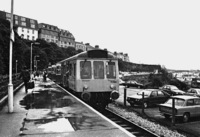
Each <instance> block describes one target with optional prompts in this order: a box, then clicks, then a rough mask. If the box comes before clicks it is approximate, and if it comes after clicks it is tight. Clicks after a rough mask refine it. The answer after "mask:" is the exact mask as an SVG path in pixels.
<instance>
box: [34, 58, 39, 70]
mask: <svg viewBox="0 0 200 137" xmlns="http://www.w3.org/2000/svg"><path fill="white" fill-rule="evenodd" d="M36 57H39V56H38V55H36V56H34V71H35V70H36V71H37V69H35V68H36V65H37V59H36Z"/></svg>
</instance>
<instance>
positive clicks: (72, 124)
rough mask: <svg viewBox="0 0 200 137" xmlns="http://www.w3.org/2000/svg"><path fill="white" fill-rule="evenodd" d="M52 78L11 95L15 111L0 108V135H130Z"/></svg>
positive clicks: (36, 136) (43, 136)
mask: <svg viewBox="0 0 200 137" xmlns="http://www.w3.org/2000/svg"><path fill="white" fill-rule="evenodd" d="M62 90H63V89H62V88H60V87H58V86H56V85H55V84H53V82H51V81H47V82H43V81H42V79H41V78H39V79H37V80H36V81H35V88H34V89H29V91H28V94H26V93H25V88H24V86H23V87H22V88H20V89H19V91H18V92H17V93H16V95H15V96H14V112H13V113H8V107H7V105H6V106H4V107H3V109H2V110H0V125H1V126H0V137H16V136H31V137H38V136H39V137H40V136H42V137H45V136H48V137H62V136H70V137H71V136H73V137H128V136H133V135H131V134H130V133H128V132H127V131H125V130H123V129H121V128H120V127H119V126H117V125H116V124H114V123H112V122H108V121H107V120H105V119H104V118H103V117H102V116H100V115H99V114H98V113H94V112H93V110H92V109H91V108H90V107H88V106H85V105H84V104H82V103H80V102H79V101H78V100H77V99H76V98H73V97H72V96H71V95H69V94H68V93H66V92H63V91H62Z"/></svg>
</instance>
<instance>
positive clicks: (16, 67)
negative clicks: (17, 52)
mask: <svg viewBox="0 0 200 137" xmlns="http://www.w3.org/2000/svg"><path fill="white" fill-rule="evenodd" d="M17 61H18V60H16V69H15V70H16V72H15V73H16V74H17Z"/></svg>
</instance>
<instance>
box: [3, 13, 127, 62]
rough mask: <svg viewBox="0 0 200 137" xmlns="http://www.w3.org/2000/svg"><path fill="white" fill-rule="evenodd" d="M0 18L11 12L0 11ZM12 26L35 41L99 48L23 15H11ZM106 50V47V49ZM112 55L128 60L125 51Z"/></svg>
mask: <svg viewBox="0 0 200 137" xmlns="http://www.w3.org/2000/svg"><path fill="white" fill-rule="evenodd" d="M0 18H1V19H5V20H9V21H10V20H11V14H10V13H9V12H5V11H0ZM13 26H14V27H15V28H16V32H17V33H18V35H19V36H20V37H21V38H24V39H28V40H32V41H35V40H36V39H43V40H45V41H47V42H53V43H56V44H57V45H58V46H59V47H64V48H67V47H70V46H71V47H74V48H75V49H76V50H79V49H81V50H83V51H87V50H91V49H94V48H95V47H98V48H100V46H99V45H94V46H92V45H90V43H84V42H78V41H76V40H75V36H74V35H73V34H72V33H71V32H69V31H68V30H64V29H61V28H59V27H58V26H56V25H51V24H49V23H38V21H37V19H32V18H28V17H23V16H20V15H15V14H14V15H13ZM106 50H108V49H106ZM114 55H115V56H116V57H117V58H119V59H121V60H122V61H126V62H129V56H128V54H127V53H125V54H124V53H123V52H117V51H115V52H114Z"/></svg>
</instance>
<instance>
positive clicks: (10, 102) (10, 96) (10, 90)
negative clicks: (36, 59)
mask: <svg viewBox="0 0 200 137" xmlns="http://www.w3.org/2000/svg"><path fill="white" fill-rule="evenodd" d="M13 5H14V0H11V20H10V51H9V52H10V54H9V83H8V112H9V113H12V112H13V106H14V104H13V84H12V50H13V41H14V38H13V35H14V34H13Z"/></svg>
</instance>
